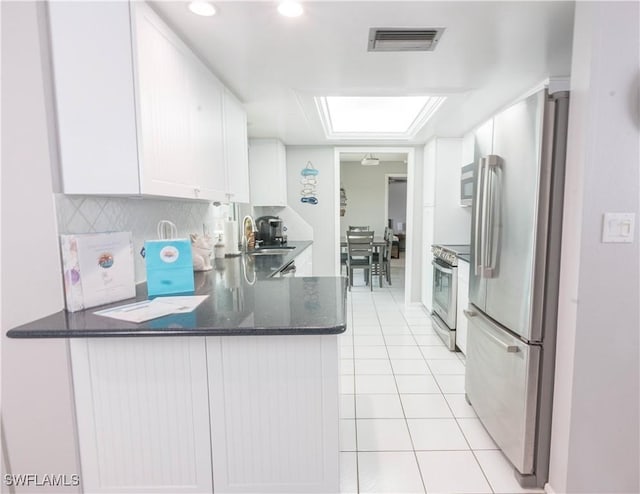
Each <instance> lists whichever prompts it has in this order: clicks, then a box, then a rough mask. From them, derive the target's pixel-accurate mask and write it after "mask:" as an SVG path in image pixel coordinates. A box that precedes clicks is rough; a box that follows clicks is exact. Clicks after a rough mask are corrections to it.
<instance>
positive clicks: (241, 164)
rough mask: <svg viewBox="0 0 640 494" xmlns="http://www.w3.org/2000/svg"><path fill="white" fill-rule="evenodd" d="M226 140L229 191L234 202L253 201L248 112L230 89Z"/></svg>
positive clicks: (227, 100) (225, 96)
mask: <svg viewBox="0 0 640 494" xmlns="http://www.w3.org/2000/svg"><path fill="white" fill-rule="evenodd" d="M223 108H224V131H225V134H224V142H225V166H226V172H227V193H228V194H229V200H231V201H233V202H245V203H248V202H250V201H251V197H250V194H249V149H248V142H247V112H246V111H245V109H244V107H243V106H242V104H241V103H240V102H239V101H238V100H237V99H236V98H235V97H234V96H233V94H231V92H230V91H229V90H228V89H225V91H224V105H223Z"/></svg>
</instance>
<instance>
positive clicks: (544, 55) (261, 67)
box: [152, 0, 574, 145]
mask: <svg viewBox="0 0 640 494" xmlns="http://www.w3.org/2000/svg"><path fill="white" fill-rule="evenodd" d="M213 3H214V5H215V6H216V7H217V10H218V13H217V14H216V15H215V16H213V17H198V16H195V15H193V14H192V13H190V12H189V11H188V9H187V7H186V5H187V3H186V2H183V1H169V2H167V1H159V2H154V3H152V5H153V7H154V8H155V9H156V11H157V12H158V13H159V14H160V15H161V16H162V17H163V18H164V19H165V20H166V21H167V22H168V23H169V24H170V25H171V26H172V27H173V28H174V29H175V30H176V31H177V32H178V33H180V34H181V35H182V37H183V38H184V39H185V41H187V43H188V44H190V45H191V46H192V48H193V49H194V50H195V51H196V52H197V53H198V54H199V55H200V56H201V57H202V58H203V60H204V61H205V63H207V65H209V66H210V67H211V69H212V70H213V71H214V72H215V73H216V75H217V76H218V77H219V78H220V79H221V80H222V81H223V82H224V83H225V84H226V85H227V86H228V87H229V88H230V89H231V90H232V91H233V92H235V93H236V95H237V96H238V97H239V98H240V99H241V100H242V102H243V103H244V104H245V107H246V109H247V112H248V119H249V135H250V137H279V138H280V139H282V140H283V141H284V142H285V144H289V145H297V144H327V143H331V144H341V145H345V144H373V143H372V142H370V141H369V142H367V141H357V142H356V141H352V142H344V141H343V142H338V141H328V140H327V139H326V138H325V136H324V132H323V130H322V126H321V123H320V119H319V117H318V115H317V112H316V109H315V106H314V103H313V96H319V95H417V94H424V93H443V94H448V95H449V98H448V100H447V101H446V102H445V103H444V104H443V106H442V107H441V108H440V109H439V110H438V112H437V113H436V115H435V116H434V117H433V119H432V121H431V122H429V123H428V124H427V126H426V127H425V129H423V130H422V131H421V132H419V133H418V135H417V136H416V137H415V139H413V140H412V141H408V142H407V141H402V142H393V141H387V142H386V144H398V145H406V144H418V143H423V142H425V141H426V140H427V138H428V137H430V136H431V135H441V136H460V135H462V134H463V133H464V132H466V131H468V130H469V129H470V128H472V127H473V126H475V125H477V124H479V123H481V122H482V120H484V119H485V118H487V117H489V116H490V115H491V113H493V112H494V111H495V110H497V109H498V108H499V107H501V106H504V105H505V104H506V103H508V102H510V101H512V100H513V99H515V98H517V97H518V96H519V95H521V94H523V93H525V92H526V91H528V90H529V89H531V88H532V87H533V86H535V85H537V84H538V83H539V82H541V81H543V80H544V79H546V78H548V77H550V76H568V75H569V71H570V61H571V42H572V32H573V5H574V4H573V2H553V1H541V2H540V1H533V2H506V1H499V2H481V1H472V2H459V1H447V2H431V1H409V2H403V1H326V0H325V1H305V2H303V5H304V9H305V13H304V15H303V16H302V17H299V18H293V19H292V18H285V17H282V16H280V15H279V14H278V13H277V11H276V5H277V2H275V1H257V2H256V1H242V0H234V1H213ZM370 27H445V28H446V31H445V32H444V34H443V36H442V39H441V41H440V43H439V45H438V47H437V48H436V50H435V51H434V52H426V53H417V52H413V53H370V52H368V51H367V39H368V32H369V28H370ZM381 118H384V116H381ZM375 144H382V143H381V142H379V141H378V142H376V143H375Z"/></svg>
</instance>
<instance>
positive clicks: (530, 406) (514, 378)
mask: <svg viewBox="0 0 640 494" xmlns="http://www.w3.org/2000/svg"><path fill="white" fill-rule="evenodd" d="M465 315H466V316H467V318H468V322H469V324H468V335H467V338H468V339H467V365H466V379H465V381H466V384H465V386H466V389H465V391H466V393H467V397H468V399H469V401H470V402H471V405H472V406H473V408H474V409H475V411H476V413H477V414H478V417H479V418H480V421H481V422H482V424H483V425H484V427H485V428H486V429H487V431H488V432H489V434H491V437H493V440H494V441H495V442H496V444H497V445H498V446H499V447H500V449H501V450H502V452H503V453H504V454H505V455H506V456H507V458H509V460H510V461H511V463H513V465H514V466H515V467H516V469H517V470H518V471H519V472H520V473H522V474H530V473H533V470H534V450H535V429H536V408H537V395H538V369H539V365H540V347H538V346H532V345H527V344H526V343H523V342H522V341H521V340H519V339H517V338H514V337H513V336H512V335H511V334H509V333H507V332H506V331H505V330H503V329H502V328H501V327H500V326H498V325H497V324H495V323H494V322H493V321H491V320H490V319H488V318H487V317H486V316H484V315H483V314H482V313H481V312H480V311H479V310H478V309H477V308H476V307H474V306H473V305H470V306H469V310H467V311H465Z"/></svg>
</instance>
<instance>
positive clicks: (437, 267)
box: [431, 261, 453, 274]
mask: <svg viewBox="0 0 640 494" xmlns="http://www.w3.org/2000/svg"><path fill="white" fill-rule="evenodd" d="M431 264H433V267H434V268H436V269H437V270H438V271H442V272H443V273H444V274H453V269H449V268H445V267H443V266H442V265H441V264H438V263H437V262H436V261H431Z"/></svg>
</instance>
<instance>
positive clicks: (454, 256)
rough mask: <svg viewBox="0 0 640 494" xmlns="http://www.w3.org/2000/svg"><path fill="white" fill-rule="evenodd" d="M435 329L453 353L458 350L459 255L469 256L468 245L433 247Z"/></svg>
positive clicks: (433, 314) (432, 314)
mask: <svg viewBox="0 0 640 494" xmlns="http://www.w3.org/2000/svg"><path fill="white" fill-rule="evenodd" d="M431 252H432V253H433V260H432V261H431V264H432V265H433V298H432V306H433V312H432V313H431V318H432V320H433V322H434V324H433V327H434V329H435V330H436V332H437V333H438V335H439V336H440V338H442V341H444V343H445V345H447V347H448V348H449V350H451V351H452V352H453V351H455V349H456V312H457V305H458V304H457V300H458V255H465V254H469V246H468V245H433V246H432V247H431Z"/></svg>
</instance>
